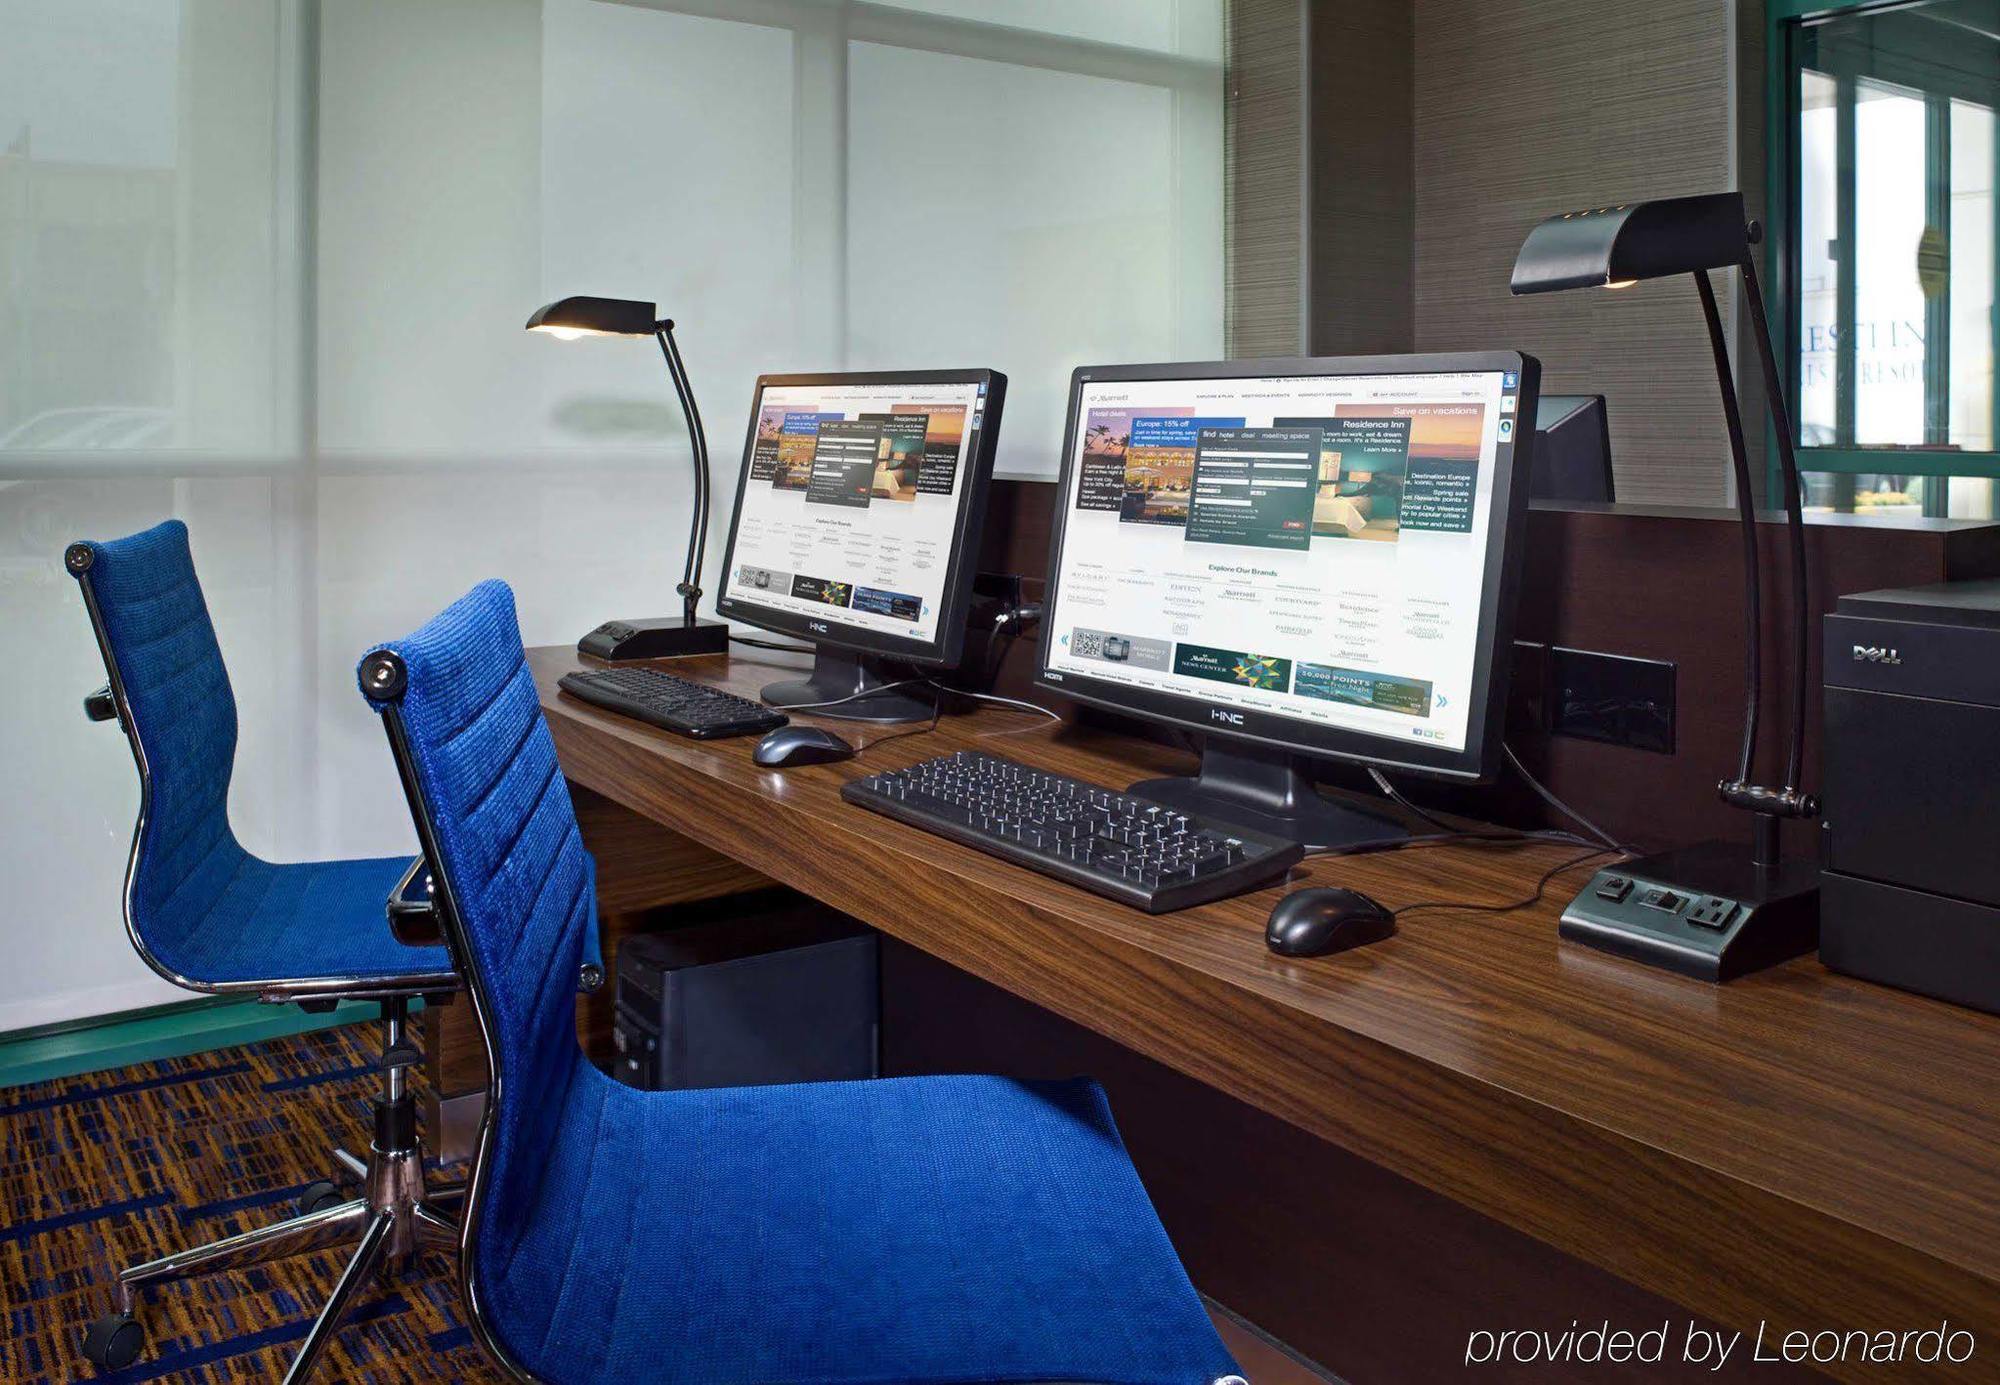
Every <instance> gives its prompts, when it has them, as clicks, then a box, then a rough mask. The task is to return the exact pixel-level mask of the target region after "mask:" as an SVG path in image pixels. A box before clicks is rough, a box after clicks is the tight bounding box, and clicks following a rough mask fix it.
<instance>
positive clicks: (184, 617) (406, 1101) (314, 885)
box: [63, 520, 462, 1381]
mask: <svg viewBox="0 0 2000 1385" xmlns="http://www.w3.org/2000/svg"><path fill="white" fill-rule="evenodd" d="M63 561H64V564H65V566H67V567H68V569H69V571H70V574H71V575H72V576H74V577H75V578H76V581H77V585H78V586H79V587H80V588H81V589H82V591H83V601H84V606H85V607H86V608H87V609H88V611H89V613H90V623H91V627H92V628H93V629H94V630H95V631H96V633H97V644H98V649H99V652H100V653H102V654H103V656H104V671H105V674H106V675H107V676H108V678H109V680H110V681H109V682H108V683H106V684H105V686H104V687H103V688H101V689H99V690H98V691H97V692H95V693H92V694H91V695H90V696H89V697H87V698H85V699H84V708H85V711H86V713H87V714H88V715H89V716H90V717H91V719H92V720H94V721H110V720H112V719H114V718H115V719H116V720H117V721H118V722H119V723H120V724H121V725H122V726H123V727H124V729H125V735H126V737H127V739H128V740H130V742H131V744H132V757H133V759H134V761H136V763H137V764H138V768H139V821H138V826H137V828H136V829H135V831H134V833H133V838H132V855H131V861H130V864H129V865H128V866H127V869H126V875H125V926H126V931H127V933H128V934H129V935H130V936H131V939H132V946H133V947H135V948H137V949H138V952H139V955H140V956H141V957H142V958H144V959H145V961H146V963H147V964H148V965H149V966H151V967H152V968H153V970H154V971H156V972H158V973H159V974H160V975H161V976H164V977H165V978H166V979H167V980H169V981H171V982H173V983H174V984H175V985H177V986H185V987H186V988H188V989H189V990H192V991H206V992H217V993H225V994H229V993H247V994H252V995H256V996H258V997H259V998H261V999H263V1000H265V1001H268V1002H272V1003H283V1002H297V1003H298V1004H300V1005H302V1006H304V1007H306V1008H308V1009H319V1010H330V1009H332V1008H333V1006H334V1005H336V1004H337V1003H338V1002H340V1001H341V1000H373V1001H379V1002H381V1005H382V1017H383V1021H384V1026H383V1027H384V1031H385V1033H384V1042H383V1048H382V1060H381V1066H382V1090H381V1095H380V1096H378V1097H377V1098H376V1100H375V1103H374V1113H375V1130H374V1141H373V1144H372V1145H371V1146H370V1149H369V1154H368V1158H367V1159H365V1160H363V1159H358V1158H356V1157H354V1156H353V1155H351V1154H348V1153H346V1152H344V1151H340V1150H336V1151H334V1153H335V1158H336V1160H337V1161H338V1163H339V1164H340V1165H341V1166H343V1168H344V1171H345V1173H346V1174H347V1175H349V1176H351V1177H352V1178H353V1179H355V1180H358V1181H359V1183H360V1185H361V1186H360V1189H359V1193H358V1195H357V1196H354V1197H351V1198H347V1197H343V1196H342V1195H341V1193H340V1192H339V1191H338V1190H337V1189H336V1187H335V1185H334V1184H333V1183H331V1182H327V1183H316V1184H314V1185H313V1186H311V1187H309V1188H308V1189H306V1191H305V1193H304V1194H303V1195H302V1196H301V1197H300V1199H299V1203H298V1207H297V1209H296V1211H297V1213H298V1215H296V1216H294V1217H292V1218H291V1219H290V1220H288V1221H282V1222H279V1223H277V1224H276V1225H273V1226H266V1227H260V1228H258V1229H257V1230H254V1231H247V1232H245V1233H243V1234H242V1235H239V1236H232V1237H229V1238H228V1239H227V1240H222V1241H217V1242H214V1243H213V1244H210V1245H206V1246H202V1247H200V1248H198V1249H194V1250H187V1251H182V1252H180V1253H179V1254H176V1255H168V1256H165V1257H163V1258H161V1259H158V1260H151V1261H148V1262H146V1263H144V1264H138V1265H133V1266H131V1267H129V1268H127V1269H125V1270H124V1271H122V1272H121V1273H120V1274H119V1276H118V1284H117V1289H116V1309H115V1311H114V1312H112V1313H110V1314H107V1315H106V1316H105V1317H103V1318H101V1319H99V1320H98V1321H97V1322H96V1323H95V1324H93V1325H92V1327H91V1328H90V1330H89V1332H88V1334H87V1335H86V1337H85V1340H84V1348H83V1350H84V1355H85V1356H86V1357H87V1358H89V1360H90V1361H92V1362H93V1363H94V1364H96V1365H98V1366H100V1367H103V1368H107V1369H117V1368H122V1367H124V1366H127V1365H130V1364H131V1363H132V1362H133V1361H134V1360H135V1359H136V1358H137V1356H138V1353H139V1351H140V1349H141V1347H142V1346H143V1345H144V1342H145V1333H144V1329H143V1328H142V1327H141V1326H140V1324H139V1322H138V1320H137V1319H136V1318H135V1317H134V1316H133V1307H134V1303H135V1298H136V1295H137V1292H138V1291H139V1290H140V1289H141V1288H142V1287H144V1286H146V1285H149V1284H153V1283H156V1282H158V1281H161V1280H166V1279H176V1278H183V1277H188V1276H192V1275H197V1274H208V1273H212V1272H215V1271H217V1270H222V1269H233V1268H238V1267H242V1266H245V1265H251V1264H257V1263H261V1262H265V1261H270V1260H275V1259H280V1258H283V1257H286V1256H291V1255H296V1254H300V1253H303V1252H305V1251H309V1250H316V1249H321V1248H324V1247H326V1246H329V1245H336V1244H339V1243H341V1242H342V1241H343V1240H346V1239H349V1238H353V1239H356V1240H358V1241H359V1243H360V1248H359V1250H358V1251H357V1252H356V1254H355V1256H354V1259H353V1261H352V1263H351V1264H350V1265H349V1266H348V1268H347V1271H346V1273H345V1274H343V1275H342V1276H341V1278H340V1281H339V1283H338V1284H337V1285H336V1286H335V1288H334V1291H333V1295H332V1297H331V1298H329V1299H328V1300H327V1303H326V1306H325V1308H324V1310H323V1311H322V1312H321V1313H320V1315H319V1318H318V1320H317V1321H316V1322H315V1323H314V1324H313V1327H312V1331H311V1333H310V1334H309V1335H308V1336H307V1337H306V1340H305V1345H304V1346H303V1347H301V1348H300V1350H299V1354H298V1357H297V1358H296V1360H295V1361H294V1362H293V1363H292V1367H291V1371H290V1373H289V1374H287V1375H286V1377H285V1379H286V1380H287V1381H303V1380H304V1379H306V1377H307V1376H308V1375H309V1374H310V1373H311V1371H312V1369H313V1366H314V1364H315V1363H316V1362H317V1361H318V1360H319V1358H320V1355H321V1353H322V1352H324V1351H325V1349H326V1347H327V1344H328V1343H329V1342H330V1341H331V1339H332V1337H333V1334H334V1332H335V1331H336V1330H337V1329H338V1327H339V1325H340V1321H341V1318H342V1317H343V1315H344V1314H345V1313H346V1311H347V1308H348V1306H349V1305H350V1303H351V1302H352V1300H353V1298H354V1295H355V1293H356V1291H357V1290H358V1289H359V1288H360V1287H361V1285H362V1284H363V1283H364V1282H365V1281H366V1279H367V1277H368V1276H369V1274H370V1273H371V1272H373V1271H374V1270H376V1269H377V1268H378V1267H379V1265H380V1263H381V1262H382V1261H384V1260H385V1259H386V1260H391V1261H394V1262H395V1263H397V1264H400V1263H402V1262H403V1261H405V1260H407V1259H408V1257H409V1256H410V1255H411V1254H413V1253H414V1252H415V1251H416V1250H417V1249H418V1248H419V1247H421V1246H432V1247H436V1248H438V1249H441V1250H445V1251H448V1252H449V1251H453V1250H455V1249H456V1246H457V1243H458V1227H457V1224H456V1222H455V1221H454V1219H453V1218H452V1217H451V1215H450V1214H449V1213H448V1212H446V1211H443V1210H440V1207H439V1204H448V1203H450V1202H451V1201H452V1200H453V1195H452V1194H449V1193H443V1192H440V1193H438V1194H435V1195H427V1194H426V1191H425V1186H424V1167H423V1149H422V1145H421V1144H420V1142H419V1141H418V1139H417V1132H416V1106H415V1102H414V1100H413V1099H412V1097H411V1095H410V1092H409V1089H408V1087H407V1084H406V1082H405V1069H407V1068H408V1067H409V1066H411V1065H412V1064H414V1063H416V1062H417V1061H418V1060H419V1055H418V1053H417V1051H416V1050H415V1049H414V1048H413V1047H411V1046H410V1045H409V1044H408V1043H407V1042H405V1039H404V1027H405V1024H406V1021H407V1019H408V1015H409V1008H410V1002H411V1001H412V1000H413V999H415V998H416V997H419V996H426V997H429V998H430V999H431V1000H432V1001H433V1002H436V1003H442V1002H443V1001H445V1000H448V999H449V998H450V996H451V994H452V992H454V991H455V990H456V989H457V986H458V977H457V974H456V971H455V969H454V968H453V966H452V964H451V958H450V956H449V954H448V953H447V952H446V950H445V949H444V948H443V947H441V946H437V945H435V937H436V934H435V931H434V923H433V932H432V934H431V937H432V942H433V945H430V946H406V945H405V944H404V942H402V941H399V940H398V936H397V931H404V936H415V934H414V933H413V932H409V931H407V930H414V929H421V927H422V925H421V923H420V922H418V920H419V919H420V918H421V917H422V916H423V915H425V914H426V913H427V912H428V910H429V901H428V899H427V897H426V885H427V882H426V881H425V880H423V879H422V878H420V874H419V870H418V867H419V866H420V865H421V861H420V860H419V861H415V862H413V861H412V860H411V858H409V857H407V856H394V857H384V858H380V859H377V860H365V861H314V862H306V863H301V864H297V865H274V864H272V863H271V862H269V861H263V860H260V859H258V858H257V857H255V856H253V855H251V854H250V853H249V852H247V851H245V850H244V849H243V847H242V846H241V844H239V843H238V842H237V840H236V835H235V833H234V832H232V831H231V830H230V826H229V805H228V799H229V778H230V772H231V769H232V766H233V764H234V761H235V756H236V702H235V698H234V697H233V696H232V694H231V692H230V688H229V674H228V672H227V670H225V669H224V667H223V664H222V651H221V649H220V648H219V647H218V646H217V644H216V641H215V627H214V626H213V625H212V624H211V623H210V622H209V618H208V607H207V604H206V603H205V602H204V601H203V600H202V594H201V584H200V582H199V581H198V580H197V579H196V577H195V571H194V561H193V558H192V557H191V555H190V554H189V552H188V535H187V526H186V525H184V524H182V523H180V522H179V521H178V520H170V521H168V522H167V523H165V524H161V525H157V526H155V527H154V528H151V529H148V530H146V531H145V532H143V533H139V534H133V535H131V536H130V537H128V538H123V539H116V540H113V541H111V542H109V543H75V544H71V545H70V547H69V548H68V550H67V551H66V552H65V553H64V555H63ZM392 897H393V900H394V903H393V914H394V918H393V919H392V918H389V917H385V908H391V907H392ZM404 920H407V923H404V922H403V921H404ZM460 1191H461V1192H462V1190H460Z"/></svg>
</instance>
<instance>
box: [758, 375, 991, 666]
mask: <svg viewBox="0 0 2000 1385" xmlns="http://www.w3.org/2000/svg"><path fill="white" fill-rule="evenodd" d="M983 403H984V401H983V398H982V396H981V395H980V392H979V386H978V384H977V382H976V381H954V382H951V383H946V384H923V385H919V384H914V383H907V382H904V383H896V384H883V383H861V382H844V383H828V382H826V381H824V380H822V381H820V382H818V383H814V384H811V385H783V384H775V383H774V384H769V385H766V386H765V387H764V388H763V389H762V390H761V391H760V394H759V397H758V399H757V401H756V403H755V404H754V406H753V408H754V412H753V414H752V418H753V419H754V424H753V428H752V433H751V441H750V452H749V463H748V465H747V467H746V468H745V471H744V480H743V489H742V494H741V497H740V499H739V501H738V510H737V518H736V527H735V530H734V533H733V535H732V545H733V546H732V551H731V564H730V571H729V573H728V574H727V576H726V579H725V581H726V585H725V588H724V596H725V597H727V598H729V599H731V600H739V601H745V602H751V603H754V604H755V605H757V606H761V607H765V608H769V609H772V610H775V611H781V612H790V613H792V614H795V615H808V616H810V618H812V619H813V620H815V621H819V622H827V621H834V622H837V623H839V624H840V625H842V626H847V627H851V628H854V629H857V630H862V631H867V632H870V633H874V634H883V635H891V636H895V637H897V638H898V639H903V640H908V641H911V642H912V643H918V644H921V643H929V642H931V641H933V640H935V639H936V638H937V625H938V607H939V603H940V601H941V600H942V597H943V592H944V583H945V580H946V578H947V575H948V573H949V570H950V564H951V546H952V542H953V538H954V535H955V534H956V532H957V529H958V523H959V518H960V514H961V511H962V506H963V504H964V500H965V490H964V486H963V484H962V482H963V478H964V476H965V475H966V474H967V471H968V466H969V463H968V460H967V459H968V456H969V453H970V449H971V448H972V447H974V446H976V445H977V433H978V426H979V420H980V417H981V411H982V408H983Z"/></svg>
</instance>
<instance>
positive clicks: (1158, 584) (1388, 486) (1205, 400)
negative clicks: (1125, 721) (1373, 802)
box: [1049, 371, 1509, 749]
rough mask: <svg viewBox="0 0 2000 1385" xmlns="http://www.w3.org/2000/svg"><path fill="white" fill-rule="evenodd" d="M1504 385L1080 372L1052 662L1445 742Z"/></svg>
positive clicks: (1474, 603)
mask: <svg viewBox="0 0 2000 1385" xmlns="http://www.w3.org/2000/svg"><path fill="white" fill-rule="evenodd" d="M1508 388H1509V387H1507V386H1506V385H1505V384H1504V381H1503V375H1502V372H1499V371H1492V372H1483V371H1482V372H1469V373H1463V374H1447V375H1423V376H1353V375H1328V376H1308V377H1297V378H1286V379H1251V378H1242V379H1227V378H1225V379H1207V380H1152V381H1147V380H1139V381H1134V380H1107V381H1104V382H1102V383H1101V384H1098V383H1087V384H1085V385H1084V386H1083V387H1082V392H1081V396H1080V398H1079V401H1078V410H1079V420H1080V426H1079V427H1078V429H1077V433H1076V443H1075V450H1074V455H1073V456H1072V457H1071V458H1070V459H1069V463H1070V465H1069V468H1068V472H1067V477H1068V482H1067V489H1066V491H1065V494H1064V497H1063V503H1064V504H1065V506H1066V507H1067V515H1066V519H1065V523H1064V531H1063V538H1062V550H1061V553H1060V555H1059V561H1060V568H1059V571H1058V574H1057V577H1058V581H1057V589H1056V593H1055V602H1056V609H1055V611H1054V613H1053V617H1052V630H1053V631H1054V639H1053V643H1052V652H1051V657H1050V661H1049V666H1050V668H1051V669H1053V670H1056V671H1058V672H1059V671H1061V670H1064V669H1070V670H1074V671H1076V672H1078V673H1081V674H1087V675H1088V676H1090V677H1093V678H1102V679H1105V680H1107V681H1110V682H1116V683H1123V684H1127V685H1130V686H1132V687H1135V688H1151V689H1155V690H1158V691H1163V692H1175V693H1179V694H1181V695H1184V696H1192V697H1200V698H1202V699H1204V700H1206V701H1208V702H1211V703H1219V704H1221V705H1223V706H1229V705H1237V706H1244V707H1255V708H1258V709H1261V710H1265V711H1275V712H1280V713H1282V714H1284V715H1287V716H1294V717H1299V718H1301V719H1304V720H1308V721H1313V722H1317V723H1321V724H1324V725H1327V726H1330V727H1338V728H1343V729H1351V730H1359V731H1363V732H1366V733H1369V734H1375V735H1384V736H1393V737H1397V738H1399V739H1410V740H1417V741H1422V742H1427V743H1430V744H1434V745H1438V746H1440V747H1444V748H1447V749H1462V748H1463V746H1464V743H1465V734H1466V707H1467V703H1468V701H1469V697H1470V691H1471V683H1472V678H1473V672H1474V664H1475V662H1476V660H1475V640H1476V636H1477V631H1478V626H1479V618H1480V608H1481V607H1480V603H1481V600H1482V596H1483V576H1484V556H1485V541H1486V536H1487V533H1488V530H1489V525H1490V523H1491V515H1490V513H1489V511H1490V509H1491V496H1492V463H1493V460H1494V456H1495V450H1496V447H1497V445H1498V442H1499V432H1498V429H1497V428H1496V427H1495V426H1494V425H1495V420H1496V419H1497V418H1499V417H1500V415H1501V413H1502V409H1501V405H1500V401H1501V398H1502V395H1503V393H1505V392H1506V391H1507V390H1508Z"/></svg>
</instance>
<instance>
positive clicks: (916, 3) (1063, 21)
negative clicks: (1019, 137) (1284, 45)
mask: <svg viewBox="0 0 2000 1385" xmlns="http://www.w3.org/2000/svg"><path fill="white" fill-rule="evenodd" d="M887 3H888V4H889V5H891V6H893V7H894V8H896V9H899V10H914V11H917V12H919V13H922V14H929V15H940V16H947V17H950V18H954V19H967V20H977V21H980V22H982V23H986V24H1005V25H1007V26H1009V27H1011V28H1017V29H1029V30H1033V31H1035V32H1038V33H1046V34H1061V35H1064V36H1065V37H1069V38H1082V39H1091V40H1093V41H1095V42H1098V43H1113V44H1119V45H1121V46H1123V47H1128V48H1145V49H1151V50H1154V51H1157V52H1162V53H1177V54H1180V55H1182V56H1185V57H1196V58H1207V59H1210V60H1213V61H1217V62H1220V61H1221V59H1222V7H1223V0H887Z"/></svg>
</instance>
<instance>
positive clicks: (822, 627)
mask: <svg viewBox="0 0 2000 1385" xmlns="http://www.w3.org/2000/svg"><path fill="white" fill-rule="evenodd" d="M806 624H807V625H810V626H811V627H812V632H813V633H814V634H815V635H824V634H826V633H827V628H826V622H825V621H823V620H809V621H807V622H806Z"/></svg>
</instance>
